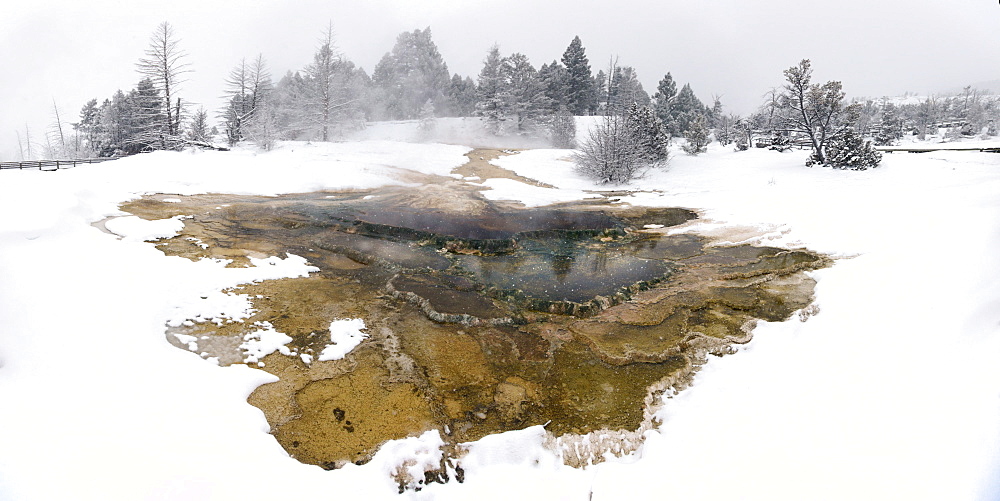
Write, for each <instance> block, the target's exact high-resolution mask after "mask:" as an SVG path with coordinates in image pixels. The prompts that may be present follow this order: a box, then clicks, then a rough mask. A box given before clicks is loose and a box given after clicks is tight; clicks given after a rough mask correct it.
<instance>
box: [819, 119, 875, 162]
mask: <svg viewBox="0 0 1000 501" xmlns="http://www.w3.org/2000/svg"><path fill="white" fill-rule="evenodd" d="M881 161H882V154H881V153H879V152H878V151H876V150H875V148H874V147H873V146H872V143H871V142H870V141H865V139H864V138H863V137H861V135H860V134H858V133H857V132H856V131H855V130H854V128H853V127H850V128H847V129H846V130H845V131H844V133H843V134H840V135H838V136H837V137H835V138H833V139H831V140H830V142H829V144H828V145H827V147H826V165H829V166H831V167H833V168H835V169H850V170H868V169H870V168H875V167H878V164H879V162H881Z"/></svg>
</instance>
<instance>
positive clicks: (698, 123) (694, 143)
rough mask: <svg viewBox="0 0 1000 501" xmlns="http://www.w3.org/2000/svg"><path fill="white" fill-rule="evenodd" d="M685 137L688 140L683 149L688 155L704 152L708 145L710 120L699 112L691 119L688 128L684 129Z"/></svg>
mask: <svg viewBox="0 0 1000 501" xmlns="http://www.w3.org/2000/svg"><path fill="white" fill-rule="evenodd" d="M684 139H686V140H687V142H685V143H684V144H683V145H682V146H681V149H683V150H684V152H685V153H687V154H688V155H697V154H699V153H704V152H705V151H706V150H707V147H708V120H707V119H706V118H705V115H703V114H698V115H695V116H694V118H692V119H691V121H690V123H689V124H688V127H687V130H685V131H684Z"/></svg>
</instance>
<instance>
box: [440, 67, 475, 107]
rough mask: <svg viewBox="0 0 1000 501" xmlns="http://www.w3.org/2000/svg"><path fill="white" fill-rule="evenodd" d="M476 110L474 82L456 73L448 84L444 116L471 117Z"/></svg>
mask: <svg viewBox="0 0 1000 501" xmlns="http://www.w3.org/2000/svg"><path fill="white" fill-rule="evenodd" d="M475 112H476V82H474V81H473V80H472V78H470V77H465V78H462V77H461V76H459V74H458V73H456V74H455V75H453V76H452V77H451V83H450V84H449V86H448V108H447V109H446V110H445V113H446V115H445V116H455V117H471V116H472V115H473V114H474V113H475Z"/></svg>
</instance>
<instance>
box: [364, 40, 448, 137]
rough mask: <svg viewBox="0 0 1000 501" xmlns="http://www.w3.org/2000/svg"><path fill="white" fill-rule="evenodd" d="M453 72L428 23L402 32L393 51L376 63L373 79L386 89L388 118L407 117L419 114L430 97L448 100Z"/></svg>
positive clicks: (412, 117) (382, 89)
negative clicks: (423, 27) (436, 43)
mask: <svg viewBox="0 0 1000 501" xmlns="http://www.w3.org/2000/svg"><path fill="white" fill-rule="evenodd" d="M449 75H450V73H449V72H448V65H447V64H445V62H444V58H443V57H441V53H440V52H439V51H438V48H437V45H435V43H434V41H433V40H432V39H431V29H430V28H429V27H428V28H425V29H423V30H413V31H412V32H403V33H400V34H399V36H397V37H396V44H395V45H394V46H393V47H392V51H391V52H389V53H387V54H385V56H383V57H382V59H381V60H380V61H379V63H378V64H377V65H376V66H375V70H374V71H373V72H372V83H373V84H374V85H375V86H376V87H378V88H379V89H380V90H381V91H382V97H383V99H384V100H385V102H384V103H383V104H384V107H385V116H386V118H389V119H393V120H407V119H414V118H419V117H420V110H421V108H422V107H423V105H424V104H425V103H426V102H427V100H428V99H430V100H433V101H434V102H435V103H444V102H445V101H446V99H447V95H448V91H449V87H450V86H451V84H452V79H451V77H450V76H449Z"/></svg>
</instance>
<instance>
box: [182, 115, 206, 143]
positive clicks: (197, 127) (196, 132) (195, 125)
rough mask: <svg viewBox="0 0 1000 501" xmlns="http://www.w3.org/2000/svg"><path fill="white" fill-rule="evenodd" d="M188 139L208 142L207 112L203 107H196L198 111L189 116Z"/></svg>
mask: <svg viewBox="0 0 1000 501" xmlns="http://www.w3.org/2000/svg"><path fill="white" fill-rule="evenodd" d="M187 137H188V139H190V140H191V141H197V142H202V143H204V142H208V141H209V140H210V138H209V137H208V112H207V111H205V108H198V111H196V112H195V113H194V116H193V117H191V125H190V126H189V127H188V134H187Z"/></svg>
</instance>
